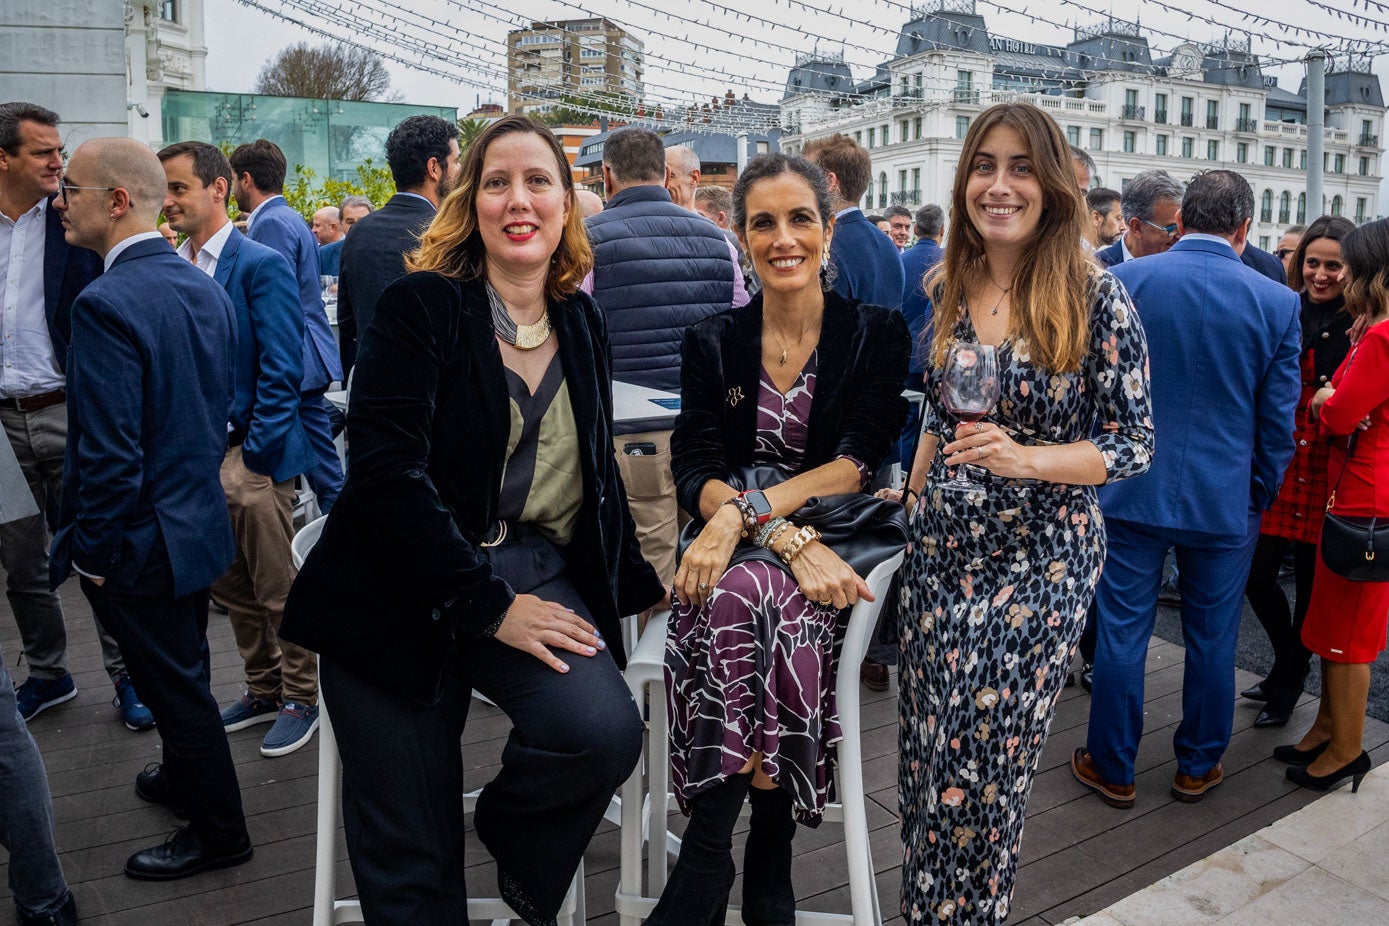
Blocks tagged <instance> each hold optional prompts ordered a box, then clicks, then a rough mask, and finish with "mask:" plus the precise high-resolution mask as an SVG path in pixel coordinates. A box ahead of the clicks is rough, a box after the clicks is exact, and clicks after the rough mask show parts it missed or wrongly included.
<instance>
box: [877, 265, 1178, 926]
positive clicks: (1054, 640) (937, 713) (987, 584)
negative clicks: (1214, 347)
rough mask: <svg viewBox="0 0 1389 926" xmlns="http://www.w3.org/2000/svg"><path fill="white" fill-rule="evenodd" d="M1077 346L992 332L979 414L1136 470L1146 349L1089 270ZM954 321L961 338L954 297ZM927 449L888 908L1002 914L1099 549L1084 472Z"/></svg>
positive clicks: (935, 394) (936, 402)
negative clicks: (960, 487)
mask: <svg viewBox="0 0 1389 926" xmlns="http://www.w3.org/2000/svg"><path fill="white" fill-rule="evenodd" d="M1090 331H1091V342H1090V350H1089V352H1088V354H1087V355H1086V357H1085V358H1084V360H1083V361H1082V365H1081V369H1080V370H1079V371H1077V372H1074V373H1060V374H1056V373H1049V372H1047V371H1046V370H1043V369H1041V368H1039V367H1037V366H1034V365H1033V364H1032V362H1031V358H1030V356H1029V352H1028V347H1027V344H1026V342H1025V341H1023V340H1021V339H1016V340H1008V341H1005V342H1004V343H1003V344H1002V345H1000V346H999V348H998V362H999V372H1000V378H1001V385H1002V396H1003V397H1002V398H1001V399H1000V401H999V403H998V406H997V408H996V409H995V411H994V412H993V413H992V414H990V415H989V418H988V420H990V421H992V422H994V423H996V424H998V425H1000V426H1001V427H1003V428H1004V429H1006V430H1007V431H1009V432H1010V434H1012V436H1013V439H1014V440H1016V441H1018V442H1019V443H1022V444H1038V443H1046V444H1066V443H1073V442H1076V441H1083V440H1087V439H1088V440H1091V441H1093V442H1094V444H1095V446H1096V447H1098V448H1099V451H1100V454H1101V456H1102V458H1103V460H1104V464H1105V469H1106V472H1107V475H1108V479H1110V480H1114V479H1122V478H1125V477H1128V476H1135V475H1138V474H1140V473H1142V472H1144V471H1146V470H1147V468H1148V466H1149V463H1150V462H1151V455H1152V450H1153V423H1152V410H1151V403H1150V400H1149V389H1148V351H1147V342H1146V339H1145V338H1144V335H1143V329H1142V326H1141V325H1140V324H1139V322H1138V316H1137V314H1136V313H1135V312H1134V311H1133V309H1132V306H1131V305H1130V303H1129V299H1128V294H1127V293H1126V292H1125V290H1124V288H1123V286H1122V285H1120V284H1119V282H1118V281H1117V280H1115V278H1114V277H1112V276H1111V275H1110V274H1108V273H1101V274H1097V276H1096V277H1095V279H1094V281H1093V283H1092V286H1091V310H1090ZM956 336H957V337H959V338H961V339H965V340H973V339H974V338H975V334H974V329H973V326H972V324H971V323H970V321H969V316H968V313H965V315H964V317H963V318H962V319H961V322H960V325H959V327H958V328H957V330H956ZM923 417H924V418H925V422H926V423H925V427H926V429H927V430H929V431H930V432H931V433H934V434H937V435H941V442H940V445H941V446H944V444H945V443H947V442H948V441H950V440H951V439H953V434H954V425H953V422H952V420H951V418H950V416H949V415H948V413H947V412H946V411H945V409H944V407H943V406H942V403H941V399H940V374H939V372H938V371H936V370H928V371H927V384H926V403H925V408H924V409H923ZM943 460H944V455H943V454H942V453H940V452H939V450H938V452H937V454H936V457H935V459H934V460H932V462H931V469H930V472H929V474H928V477H927V483H926V490H925V491H924V492H923V493H922V496H921V499H920V501H919V502H918V504H917V506H916V508H915V509H914V511H913V515H912V519H911V536H912V538H913V543H912V546H911V548H910V550H909V554H908V557H907V561H906V564H905V566H904V569H905V573H904V576H903V579H904V581H903V583H902V585H903V589H902V599H901V609H902V611H901V627H902V660H901V664H900V666H901V667H900V680H899V684H900V692H901V695H900V703H901V719H900V729H899V746H900V763H901V764H900V796H899V806H900V810H901V817H902V839H903V870H902V913H903V915H904V916H906V917H907V920H908V922H912V923H954V924H981V923H998V922H1002V921H1003V920H1004V918H1006V917H1007V915H1008V910H1009V905H1010V902H1011V898H1012V893H1013V885H1014V880H1015V876H1016V871H1017V857H1018V849H1019V847H1020V844H1021V841H1022V829H1023V820H1024V812H1025V809H1026V804H1027V796H1028V792H1029V790H1030V789H1031V786H1032V777H1033V774H1034V772H1035V771H1036V768H1037V762H1038V760H1039V759H1040V757H1041V754H1042V747H1043V746H1044V745H1045V743H1046V737H1047V730H1048V728H1049V727H1050V724H1051V718H1052V715H1053V713H1054V711H1055V707H1056V700H1057V698H1058V697H1059V695H1060V694H1061V689H1062V686H1063V684H1064V682H1065V677H1066V671H1067V668H1068V667H1069V666H1070V663H1071V660H1072V658H1073V656H1074V652H1075V648H1076V645H1077V643H1078V642H1079V640H1080V634H1081V631H1082V629H1083V628H1084V625H1085V613H1086V609H1087V608H1088V606H1089V604H1090V600H1091V598H1092V597H1093V596H1094V589H1095V583H1096V581H1097V580H1098V578H1099V573H1100V568H1101V566H1102V565H1103V563H1104V555H1105V534H1104V521H1103V519H1102V517H1101V514H1100V509H1099V505H1098V503H1097V501H1096V492H1095V488H1094V487H1093V486H1078V485H1062V484H1054V483H1040V482H1038V483H1030V484H1029V483H1027V482H1026V481H1025V480H1005V479H1000V478H997V477H993V476H992V475H991V474H988V473H986V472H984V471H982V470H974V471H973V472H972V475H973V477H974V478H975V480H976V481H977V482H978V483H979V488H977V489H974V490H971V491H968V492H958V491H952V490H949V489H943V488H942V487H941V484H942V483H943V482H945V481H946V480H947V479H948V478H949V476H950V471H949V470H948V469H947V468H946V467H945V465H944V463H943Z"/></svg>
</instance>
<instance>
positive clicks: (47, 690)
mask: <svg viewBox="0 0 1389 926" xmlns="http://www.w3.org/2000/svg"><path fill="white" fill-rule="evenodd" d="M75 697H77V683H76V682H74V681H73V680H72V676H71V675H69V674H68V673H66V672H64V673H63V677H62V678H34V677H33V676H30V677H29V678H27V679H25V680H24V684H22V685H19V686H17V687H16V688H15V690H14V700H15V704H16V706H18V707H19V716H21V717H23V718H24V719H25V720H33V719H34V718H35V717H37V716H38V715H39V712H40V711H42V710H43V709H44V708H46V707H52V706H53V705H55V704H62V703H63V702H64V701H71V700H72V699H73V698H75Z"/></svg>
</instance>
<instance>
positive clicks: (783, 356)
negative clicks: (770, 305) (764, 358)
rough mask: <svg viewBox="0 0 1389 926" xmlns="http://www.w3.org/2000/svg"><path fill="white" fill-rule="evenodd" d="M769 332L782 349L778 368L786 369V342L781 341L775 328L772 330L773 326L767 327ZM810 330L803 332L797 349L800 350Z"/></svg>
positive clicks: (798, 339) (797, 340)
mask: <svg viewBox="0 0 1389 926" xmlns="http://www.w3.org/2000/svg"><path fill="white" fill-rule="evenodd" d="M767 330H768V331H769V332H771V335H772V337H773V338H776V342H777V344H778V345H779V346H780V347H781V357H780V358H779V359H778V360H777V362H776V363H777V366H779V367H784V366H786V342H785V341H783V340H782V339H781V335H780V334H778V333H777V332H776V330H775V329H774V328H772V326H771V325H768V326H767ZM809 330H810V329H809V328H807V329H805V331H802V332H801V336H800V337H799V338H796V348H797V349H800V346H801V342H802V341H804V340H805V336H806V333H807V332H808V331H809Z"/></svg>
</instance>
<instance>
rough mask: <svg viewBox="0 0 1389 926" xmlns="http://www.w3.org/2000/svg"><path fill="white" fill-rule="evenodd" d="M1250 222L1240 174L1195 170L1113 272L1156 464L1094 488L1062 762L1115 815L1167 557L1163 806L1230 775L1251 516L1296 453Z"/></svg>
mask: <svg viewBox="0 0 1389 926" xmlns="http://www.w3.org/2000/svg"><path fill="white" fill-rule="evenodd" d="M1253 214H1254V193H1253V191H1252V190H1250V188H1249V184H1248V183H1246V182H1245V180H1244V178H1243V177H1241V176H1240V175H1239V174H1236V173H1234V172H1233V171H1226V170H1212V171H1207V172H1205V173H1201V174H1198V175H1197V176H1196V177H1194V178H1193V179H1192V181H1191V183H1190V184H1188V185H1187V188H1186V192H1185V194H1184V196H1183V197H1182V205H1181V212H1180V215H1179V218H1178V222H1179V223H1180V224H1181V228H1180V231H1181V233H1182V238H1181V240H1180V241H1178V242H1177V243H1176V244H1174V245H1173V246H1172V248H1171V249H1170V250H1168V251H1167V252H1166V253H1163V254H1156V255H1153V256H1151V257H1148V258H1146V259H1144V260H1135V261H1126V262H1124V263H1122V264H1120V265H1118V266H1116V267H1114V268H1113V271H1112V272H1113V273H1114V275H1115V276H1116V277H1118V278H1119V279H1120V280H1121V281H1122V282H1123V284H1124V285H1125V286H1126V287H1127V288H1128V291H1129V293H1130V295H1131V296H1132V297H1133V302H1134V305H1135V307H1136V308H1137V311H1138V314H1139V317H1140V318H1141V319H1142V321H1143V328H1144V330H1145V331H1146V332H1147V336H1148V347H1149V354H1150V356H1151V358H1152V395H1153V417H1154V425H1155V427H1156V431H1157V453H1156V455H1155V456H1154V459H1153V467H1152V469H1151V470H1149V471H1148V473H1147V474H1145V475H1143V476H1140V477H1139V478H1137V479H1132V480H1127V481H1125V482H1121V483H1116V484H1114V485H1110V486H1105V487H1103V488H1101V489H1100V505H1101V508H1102V509H1103V511H1104V517H1105V524H1106V527H1107V530H1108V534H1109V552H1108V556H1107V558H1106V560H1105V567H1104V572H1103V574H1102V575H1101V577H1100V583H1099V587H1098V589H1097V592H1096V598H1097V601H1098V612H1099V621H1098V646H1097V651H1096V657H1095V672H1094V690H1093V693H1094V698H1093V700H1092V701H1091V703H1090V732H1089V741H1088V750H1087V749H1078V750H1076V753H1075V755H1074V756H1073V757H1072V761H1071V768H1072V771H1073V773H1074V774H1075V776H1076V778H1077V779H1078V780H1079V781H1080V782H1081V783H1082V784H1084V785H1086V786H1087V787H1089V788H1091V789H1093V790H1095V791H1097V792H1098V793H1099V794H1100V796H1101V798H1102V799H1104V801H1105V802H1106V803H1108V804H1111V805H1112V806H1117V807H1131V806H1133V802H1134V785H1133V779H1134V759H1135V757H1136V755H1137V753H1138V742H1139V739H1140V738H1141V737H1142V735H1143V677H1144V676H1143V668H1144V660H1145V658H1146V655H1147V649H1148V638H1149V637H1150V636H1151V635H1152V632H1153V626H1154V621H1155V614H1156V609H1157V596H1158V586H1159V585H1160V584H1161V581H1162V564H1163V558H1164V557H1165V555H1166V553H1167V550H1168V549H1169V548H1170V547H1175V548H1176V551H1177V563H1178V566H1179V567H1180V580H1179V581H1180V587H1181V593H1182V634H1183V638H1184V640H1185V643H1186V674H1185V679H1184V684H1183V690H1182V721H1181V724H1180V725H1179V726H1178V727H1177V732H1176V735H1175V736H1174V737H1173V746H1174V749H1175V751H1176V754H1177V773H1176V776H1175V778H1174V779H1173V782H1172V796H1173V797H1175V798H1176V799H1178V800H1181V801H1188V802H1195V801H1198V800H1200V799H1201V798H1202V797H1203V796H1204V795H1205V794H1206V792H1207V791H1209V790H1210V789H1211V788H1213V787H1215V786H1216V785H1218V784H1220V782H1221V780H1222V779H1223V777H1224V770H1223V768H1222V766H1221V764H1220V759H1221V756H1222V755H1223V754H1224V752H1225V747H1226V746H1227V745H1228V744H1229V741H1230V729H1231V723H1232V721H1233V711H1234V702H1235V693H1234V668H1235V640H1236V636H1237V634H1238V630H1239V620H1240V608H1241V601H1242V598H1243V595H1244V580H1245V577H1246V576H1247V575H1248V573H1249V562H1250V558H1251V557H1252V556H1253V551H1254V544H1255V542H1256V541H1257V539H1258V533H1259V518H1260V514H1261V513H1262V512H1263V511H1264V510H1266V509H1267V508H1268V507H1269V506H1270V505H1271V504H1272V503H1273V500H1274V498H1275V497H1276V496H1277V494H1278V486H1279V483H1281V482H1282V479H1283V471H1284V469H1285V468H1286V467H1287V465H1288V462H1289V461H1290V460H1291V459H1292V455H1293V410H1294V407H1295V406H1296V404H1297V397H1298V392H1299V389H1300V386H1299V375H1298V364H1297V357H1298V352H1299V350H1300V347H1301V328H1300V324H1299V321H1298V314H1299V303H1298V298H1297V295H1296V294H1295V293H1293V292H1292V291H1291V290H1289V289H1288V288H1287V287H1286V286H1280V285H1278V284H1277V283H1274V282H1273V281H1272V280H1269V279H1268V278H1266V277H1264V276H1262V275H1260V274H1259V273H1256V272H1255V271H1253V270H1250V269H1249V268H1247V267H1245V266H1244V265H1243V264H1242V263H1241V262H1240V259H1239V256H1238V249H1239V246H1240V245H1241V244H1243V243H1244V240H1245V237H1246V236H1247V235H1248V233H1249V224H1250V221H1251V219H1252V217H1253Z"/></svg>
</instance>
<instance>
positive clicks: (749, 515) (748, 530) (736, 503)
mask: <svg viewBox="0 0 1389 926" xmlns="http://www.w3.org/2000/svg"><path fill="white" fill-rule="evenodd" d="M724 504H725V505H732V506H733V508H734V510H736V511H737V512H738V517H739V518H741V519H742V521H743V531H742V533H741V534H740V535H739V536H741V537H743V538H748V537H751V536H753V534H754V533H755V532H756V531H757V513H756V512H754V511H753V510H752V502H749V501H748V500H747V499H745V498H743V496H742V495H741V494H739V495H735V496H733V497H732V498H730V499H729V500H728V501H726V502H724Z"/></svg>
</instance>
